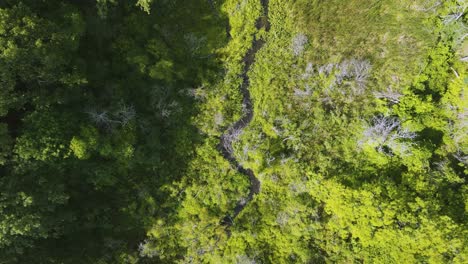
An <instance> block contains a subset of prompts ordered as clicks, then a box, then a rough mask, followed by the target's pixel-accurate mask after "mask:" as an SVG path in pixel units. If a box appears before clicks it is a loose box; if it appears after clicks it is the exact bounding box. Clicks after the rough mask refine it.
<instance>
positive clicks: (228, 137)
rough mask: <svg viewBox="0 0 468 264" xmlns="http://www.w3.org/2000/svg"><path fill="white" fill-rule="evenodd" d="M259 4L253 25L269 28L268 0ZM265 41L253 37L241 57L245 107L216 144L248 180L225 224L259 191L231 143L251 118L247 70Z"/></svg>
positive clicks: (241, 89) (257, 182)
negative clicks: (244, 195) (245, 191)
mask: <svg viewBox="0 0 468 264" xmlns="http://www.w3.org/2000/svg"><path fill="white" fill-rule="evenodd" d="M260 2H261V5H262V7H263V12H264V13H263V16H261V17H259V18H258V19H257V21H256V23H255V26H256V28H257V29H258V30H260V29H262V28H264V29H265V30H266V31H268V30H269V29H270V23H269V20H268V0H260ZM264 44H265V41H264V40H262V39H256V38H254V40H253V42H252V47H251V48H250V49H249V50H248V51H247V53H246V54H245V56H244V58H243V62H244V68H243V71H242V74H241V77H242V84H241V86H240V92H241V93H242V96H243V99H242V104H243V106H244V107H245V109H244V110H245V111H244V115H243V116H242V117H241V119H239V120H238V121H237V122H235V123H234V124H232V125H231V126H230V127H229V128H228V129H227V130H226V132H225V133H224V134H223V135H222V136H221V138H220V143H219V145H218V149H219V151H220V152H221V154H222V155H223V157H224V158H225V159H226V160H228V161H229V163H230V164H231V165H232V166H233V167H234V168H236V170H237V171H238V172H239V173H241V174H243V175H245V176H247V177H248V178H249V181H250V189H249V194H248V196H247V199H245V200H242V201H239V202H238V203H237V205H236V207H235V208H234V211H233V213H232V214H231V215H226V216H225V217H224V218H223V220H222V224H223V225H226V226H228V227H229V226H232V225H233V224H234V219H235V218H236V217H237V215H239V213H240V212H242V210H244V208H245V207H246V206H247V205H248V204H249V202H250V201H252V199H253V197H254V195H256V194H258V193H259V192H260V181H259V180H258V178H257V177H256V176H255V174H254V172H253V171H252V170H251V169H248V168H244V167H243V166H242V165H240V163H239V161H238V160H237V159H236V157H235V155H234V150H233V148H232V143H233V141H234V139H235V138H236V137H237V135H240V134H241V133H242V131H243V130H244V128H245V127H247V126H248V125H249V123H250V122H251V121H252V119H253V115H254V112H253V111H254V110H253V104H252V99H251V97H250V91H249V86H250V79H249V76H248V75H247V73H248V72H249V70H250V68H251V66H252V64H253V62H254V61H255V55H256V54H257V52H258V51H259V50H260V49H261V48H262V47H263V45H264Z"/></svg>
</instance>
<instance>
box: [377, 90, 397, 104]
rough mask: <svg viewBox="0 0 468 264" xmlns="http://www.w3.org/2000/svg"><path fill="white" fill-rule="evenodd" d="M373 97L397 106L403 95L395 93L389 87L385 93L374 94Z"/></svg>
mask: <svg viewBox="0 0 468 264" xmlns="http://www.w3.org/2000/svg"><path fill="white" fill-rule="evenodd" d="M374 96H375V97H376V98H378V99H384V100H387V101H389V102H390V103H392V104H398V103H399V102H400V98H401V97H402V96H403V94H401V93H400V92H399V91H395V90H394V89H393V88H392V87H390V86H389V87H387V90H385V91H380V92H374Z"/></svg>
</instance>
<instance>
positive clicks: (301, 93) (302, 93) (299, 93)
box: [294, 84, 312, 97]
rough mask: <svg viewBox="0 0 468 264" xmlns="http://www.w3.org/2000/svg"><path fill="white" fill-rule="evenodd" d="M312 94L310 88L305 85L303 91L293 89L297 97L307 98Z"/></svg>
mask: <svg viewBox="0 0 468 264" xmlns="http://www.w3.org/2000/svg"><path fill="white" fill-rule="evenodd" d="M311 94H312V88H311V87H310V86H309V85H308V84H306V85H305V90H300V89H297V88H296V89H294V95H295V96H297V97H307V96H310V95H311Z"/></svg>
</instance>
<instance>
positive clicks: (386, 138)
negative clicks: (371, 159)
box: [364, 116, 416, 153]
mask: <svg viewBox="0 0 468 264" xmlns="http://www.w3.org/2000/svg"><path fill="white" fill-rule="evenodd" d="M414 138H416V133H414V132H411V131H409V130H408V129H406V128H402V126H401V123H400V121H399V120H398V118H396V117H385V116H378V117H374V118H373V120H372V123H371V125H370V126H368V127H367V128H366V129H365V130H364V141H365V142H368V143H371V144H375V145H376V146H377V150H378V151H379V152H382V153H383V152H385V149H384V148H385V147H389V148H390V149H394V150H395V149H399V150H400V151H402V152H405V151H407V150H408V146H407V145H405V144H403V143H402V142H400V141H401V140H411V139H414Z"/></svg>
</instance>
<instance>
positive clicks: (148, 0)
mask: <svg viewBox="0 0 468 264" xmlns="http://www.w3.org/2000/svg"><path fill="white" fill-rule="evenodd" d="M152 3H153V0H138V1H137V3H136V5H137V6H139V7H140V8H141V9H142V10H143V11H145V12H146V13H148V14H149V13H150V11H151V10H150V6H151V4H152Z"/></svg>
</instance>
